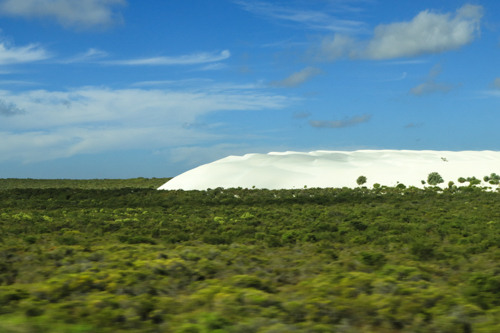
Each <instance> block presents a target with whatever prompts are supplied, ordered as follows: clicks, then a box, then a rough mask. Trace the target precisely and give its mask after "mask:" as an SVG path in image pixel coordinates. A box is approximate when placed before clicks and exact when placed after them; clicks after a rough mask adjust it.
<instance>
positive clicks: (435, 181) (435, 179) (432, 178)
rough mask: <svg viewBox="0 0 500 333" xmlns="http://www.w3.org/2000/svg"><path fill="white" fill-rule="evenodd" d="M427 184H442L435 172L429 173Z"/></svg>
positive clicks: (440, 178)
mask: <svg viewBox="0 0 500 333" xmlns="http://www.w3.org/2000/svg"><path fill="white" fill-rule="evenodd" d="M427 182H428V183H429V184H430V185H437V184H440V183H444V180H443V177H441V176H440V175H439V173H437V172H431V173H430V174H429V176H427Z"/></svg>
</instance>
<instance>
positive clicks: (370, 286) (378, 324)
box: [0, 177, 500, 333]
mask: <svg viewBox="0 0 500 333" xmlns="http://www.w3.org/2000/svg"><path fill="white" fill-rule="evenodd" d="M495 178H496V177H495ZM435 180H437V181H439V178H436V177H434V178H432V179H431V181H432V182H433V183H434V181H435ZM2 181H3V180H1V181H0V186H1V182H2ZM117 181H118V180H117ZM468 181H469V186H463V187H458V188H457V187H456V186H451V185H450V186H448V187H447V188H440V187H438V186H430V187H427V188H425V189H418V188H415V187H412V186H410V187H406V186H404V185H403V184H399V185H402V186H398V187H392V188H391V187H387V186H376V188H374V189H367V188H363V187H361V188H354V189H349V188H341V189H339V188H335V189H334V188H312V189H299V190H272V191H271V190H253V189H242V188H233V189H222V188H217V189H209V190H207V191H180V190H179V191H157V190H154V189H151V188H149V186H150V185H151V184H149V183H148V182H147V181H144V184H143V188H140V186H133V184H132V185H131V186H126V185H127V184H129V183H131V182H130V181H129V180H124V181H122V182H118V183H117V184H118V185H117V186H116V187H115V188H113V186H111V185H112V184H110V183H108V184H107V185H105V184H100V185H99V184H97V183H98V181H95V182H96V183H95V185H96V186H95V188H90V187H87V188H82V187H81V186H80V185H79V184H78V182H79V181H75V182H74V183H72V185H73V186H72V187H71V186H57V187H58V188H45V187H44V186H40V183H38V182H37V181H34V183H33V184H34V185H32V186H31V187H30V186H29V182H28V181H24V180H23V181H22V182H21V181H20V182H21V183H22V184H21V185H20V186H19V187H20V188H15V187H16V186H15V182H14V183H11V185H9V186H5V184H4V187H3V188H4V189H5V188H8V189H5V190H3V191H0V332H7V333H9V332H12V333H14V332H50V333H53V332H200V333H201V332H235V333H236V332H238V333H239V332H248V333H253V332H255V333H264V332H269V333H270V332H362V333H368V332H370V333H386V332H394V333H396V332H397V333H399V332H401V333H403V332H404V333H406V332H415V333H416V332H449V333H457V332H459V333H462V332H463V333H470V332H492V333H493V332H498V331H500V316H499V314H500V264H499V262H500V249H499V246H500V213H499V211H500V200H499V195H500V194H499V193H497V192H486V191H484V189H483V188H480V187H477V186H475V184H476V183H477V182H475V181H474V179H472V178H469V180H468ZM430 183H431V182H429V184H430ZM438 183H439V182H438ZM12 184H13V185H12ZM160 185H161V184H155V185H154V186H155V188H156V187H157V186H160Z"/></svg>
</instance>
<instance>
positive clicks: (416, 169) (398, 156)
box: [159, 150, 500, 190]
mask: <svg viewBox="0 0 500 333" xmlns="http://www.w3.org/2000/svg"><path fill="white" fill-rule="evenodd" d="M431 172H437V173H439V174H440V175H441V177H442V178H443V180H444V181H445V182H444V183H441V184H438V186H440V187H441V188H444V187H447V186H448V182H449V181H453V182H454V183H455V185H457V186H465V185H468V183H467V182H466V183H464V184H460V183H459V182H458V181H457V180H458V178H459V177H464V178H467V177H473V176H474V177H476V178H478V179H480V180H481V181H482V182H481V184H479V186H491V187H492V188H493V189H496V187H497V186H496V185H489V184H487V183H486V182H484V181H483V177H484V176H486V175H488V176H489V175H490V174H491V173H496V174H500V152H497V151H490V150H485V151H460V152H454V151H433V150H357V151H322V150H318V151H313V152H309V153H301V152H292V151H288V152H272V153H269V154H246V155H244V156H228V157H226V158H223V159H220V160H217V161H215V162H212V163H208V164H205V165H202V166H199V167H197V168H194V169H192V170H189V171H187V172H185V173H183V174H181V175H179V176H177V177H175V178H173V179H171V180H170V181H169V182H167V183H165V184H164V185H163V186H161V187H160V188H159V190H160V189H161V190H177V189H182V190H206V189H207V188H212V189H214V188H217V187H223V188H231V187H234V188H236V187H242V188H252V187H253V186H255V188H257V189H264V188H266V189H270V190H272V189H293V188H296V189H297V188H304V185H305V186H307V187H308V188H313V187H320V188H326V187H334V188H339V187H349V188H355V187H358V186H359V185H358V184H357V183H356V180H357V178H358V177H359V176H361V175H362V176H365V177H366V178H367V182H366V183H365V184H364V185H363V186H367V187H369V188H372V187H373V184H375V183H379V184H381V185H386V186H391V187H392V186H396V185H397V182H399V183H402V184H405V185H406V186H415V187H419V188H423V187H424V186H429V185H428V184H426V185H422V183H421V181H422V180H425V181H426V182H427V177H428V175H429V174H430V173H431Z"/></svg>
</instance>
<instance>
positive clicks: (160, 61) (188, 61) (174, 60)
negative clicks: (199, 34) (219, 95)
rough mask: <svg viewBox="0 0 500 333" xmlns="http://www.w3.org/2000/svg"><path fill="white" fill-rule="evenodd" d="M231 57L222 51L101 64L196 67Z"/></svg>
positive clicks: (227, 52) (226, 51)
mask: <svg viewBox="0 0 500 333" xmlns="http://www.w3.org/2000/svg"><path fill="white" fill-rule="evenodd" d="M230 56H231V53H230V52H229V50H224V51H222V52H221V53H220V54H214V53H206V52H204V53H195V54H190V55H182V56H178V57H154V58H142V59H130V60H114V61H104V62H102V63H103V64H108V65H129V66H141V65H153V66H154V65H196V64H204V63H209V62H217V61H221V60H225V59H227V58H229V57H230Z"/></svg>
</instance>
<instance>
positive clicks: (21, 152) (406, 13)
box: [0, 0, 500, 178]
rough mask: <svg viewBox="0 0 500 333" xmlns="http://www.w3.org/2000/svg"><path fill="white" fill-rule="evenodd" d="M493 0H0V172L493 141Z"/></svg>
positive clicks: (498, 45)
mask: <svg viewBox="0 0 500 333" xmlns="http://www.w3.org/2000/svg"><path fill="white" fill-rule="evenodd" d="M499 14H500V3H499V2H498V1H493V0H489V1H472V2H466V1H465V2H462V1H456V0H455V1H449V0H442V1H427V0H423V1H396V0H288V1H247V0H212V1H201V0H183V1H163V0H149V1H138V0H79V1H74V0H0V29H1V31H0V178H131V177H148V178H150V177H173V176H176V175H178V174H180V173H182V172H185V171H187V170H189V169H192V168H194V167H197V166H199V165H201V164H205V163H210V162H212V161H215V160H217V159H220V158H223V157H226V156H229V155H244V154H247V153H268V152H270V151H290V150H291V151H306V152H307V151H313V150H357V149H411V150H451V151H461V150H496V151H498V150H500V129H499V127H498V124H499V123H500V122H499V120H500V117H499V111H500V110H499V106H500V66H499V60H500V19H499V18H500V15H499Z"/></svg>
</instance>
